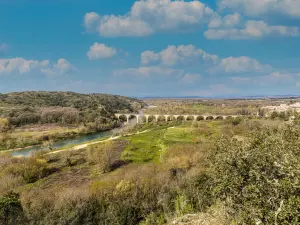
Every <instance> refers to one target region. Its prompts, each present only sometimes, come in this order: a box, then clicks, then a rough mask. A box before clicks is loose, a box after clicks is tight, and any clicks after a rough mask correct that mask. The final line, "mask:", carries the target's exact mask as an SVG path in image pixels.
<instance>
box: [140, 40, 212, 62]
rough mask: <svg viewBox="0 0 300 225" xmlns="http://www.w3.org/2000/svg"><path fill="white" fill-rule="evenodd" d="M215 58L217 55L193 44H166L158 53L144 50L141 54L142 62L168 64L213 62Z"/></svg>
mask: <svg viewBox="0 0 300 225" xmlns="http://www.w3.org/2000/svg"><path fill="white" fill-rule="evenodd" d="M217 60H218V56H216V55H212V54H208V53H206V52H205V51H203V50H202V49H199V48H196V47H195V46H193V45H180V46H178V47H176V46H168V47H167V48H166V49H164V50H163V51H161V52H158V53H155V52H153V51H145V52H143V53H142V54H141V61H142V64H150V63H161V64H164V65H168V66H173V65H176V64H178V63H180V64H190V63H193V62H197V63H212V64H214V63H215V62H216V61H217Z"/></svg>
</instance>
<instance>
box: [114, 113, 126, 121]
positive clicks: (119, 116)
mask: <svg viewBox="0 0 300 225" xmlns="http://www.w3.org/2000/svg"><path fill="white" fill-rule="evenodd" d="M117 118H118V120H120V121H122V122H128V117H127V116H126V115H125V114H120V115H118V116H117Z"/></svg>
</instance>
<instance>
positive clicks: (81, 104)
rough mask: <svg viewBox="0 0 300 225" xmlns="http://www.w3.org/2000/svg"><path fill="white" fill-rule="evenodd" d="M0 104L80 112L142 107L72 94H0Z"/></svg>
mask: <svg viewBox="0 0 300 225" xmlns="http://www.w3.org/2000/svg"><path fill="white" fill-rule="evenodd" d="M0 102H1V103H2V104H3V103H6V104H10V105H17V106H20V105H21V106H31V107H54V106H57V107H71V108H76V109H79V110H80V111H83V110H87V109H91V110H96V109H98V108H99V107H101V106H102V107H105V109H106V110H107V111H109V112H117V111H120V110H128V111H134V110H136V109H135V108H134V105H133V104H138V105H144V103H143V102H142V101H140V100H137V99H134V98H128V97H122V96H117V95H108V94H79V93H74V92H14V93H9V94H0Z"/></svg>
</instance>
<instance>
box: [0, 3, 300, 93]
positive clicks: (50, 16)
mask: <svg viewBox="0 0 300 225" xmlns="http://www.w3.org/2000/svg"><path fill="white" fill-rule="evenodd" d="M299 8H300V1H299V0H264V1H261V0H243V1H237V0H217V1H208V0H202V1H196V0H195V1H187V0H186V1H175V0H173V1H171V0H144V1H133V0H122V1H109V0H85V1H82V0H73V1H69V0H52V1H47V2H46V1H39V0H0V92H2V93H6V92H12V91H25V90H59V91H75V92H83V93H91V92H100V93H111V94H121V95H127V96H137V97H142V96H203V97H232V96H249V95H285V94H298V95H300V63H299V62H300V10H299Z"/></svg>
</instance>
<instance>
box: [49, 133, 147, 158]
mask: <svg viewBox="0 0 300 225" xmlns="http://www.w3.org/2000/svg"><path fill="white" fill-rule="evenodd" d="M149 131H151V130H144V131H141V132H140V131H138V132H136V133H131V134H126V135H119V136H116V137H110V138H108V139H106V140H102V141H93V142H89V143H85V144H80V145H76V146H74V147H72V148H71V149H68V150H66V149H61V150H56V151H53V152H49V153H47V154H48V155H51V154H57V153H60V152H64V151H76V150H81V149H84V148H87V147H89V146H91V145H95V144H100V143H105V142H108V141H112V140H117V139H120V138H122V137H130V136H133V135H137V134H144V133H147V132H149Z"/></svg>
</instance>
